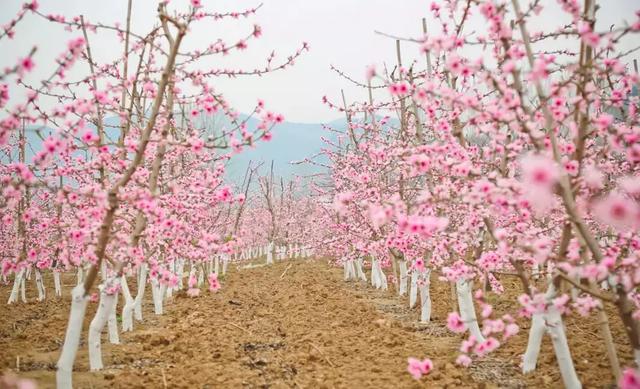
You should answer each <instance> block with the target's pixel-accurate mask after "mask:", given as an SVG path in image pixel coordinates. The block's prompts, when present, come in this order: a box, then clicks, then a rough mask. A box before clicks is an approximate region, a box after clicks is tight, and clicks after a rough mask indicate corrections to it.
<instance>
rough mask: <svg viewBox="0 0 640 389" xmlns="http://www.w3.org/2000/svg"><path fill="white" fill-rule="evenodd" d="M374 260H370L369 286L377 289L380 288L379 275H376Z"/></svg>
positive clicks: (376, 268) (376, 269) (376, 267)
mask: <svg viewBox="0 0 640 389" xmlns="http://www.w3.org/2000/svg"><path fill="white" fill-rule="evenodd" d="M376 262H377V261H376V260H375V259H373V258H372V259H371V286H373V287H374V288H376V289H378V288H380V274H378V266H377V265H376Z"/></svg>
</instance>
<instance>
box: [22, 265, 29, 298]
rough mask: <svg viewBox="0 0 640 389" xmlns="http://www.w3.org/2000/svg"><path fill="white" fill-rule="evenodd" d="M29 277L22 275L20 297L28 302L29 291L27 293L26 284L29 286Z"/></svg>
mask: <svg viewBox="0 0 640 389" xmlns="http://www.w3.org/2000/svg"><path fill="white" fill-rule="evenodd" d="M27 274H29V270H27ZM28 278H29V277H28V276H25V277H22V279H21V280H20V299H21V300H22V302H23V303H26V302H27V293H26V290H25V289H26V286H27V279H28Z"/></svg>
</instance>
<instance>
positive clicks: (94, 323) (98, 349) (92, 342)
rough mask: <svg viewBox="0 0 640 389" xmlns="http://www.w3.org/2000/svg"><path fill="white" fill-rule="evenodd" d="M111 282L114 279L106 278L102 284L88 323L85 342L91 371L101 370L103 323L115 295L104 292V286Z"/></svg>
mask: <svg viewBox="0 0 640 389" xmlns="http://www.w3.org/2000/svg"><path fill="white" fill-rule="evenodd" d="M111 282H114V281H111V280H107V281H106V282H105V284H104V285H102V287H101V289H102V290H101V292H100V302H99V305H98V309H97V310H96V315H95V316H94V317H93V320H91V324H90V325H89V337H88V341H87V343H88V345H89V368H90V369H91V371H96V370H102V368H103V367H104V366H103V364H102V346H101V344H102V339H101V335H102V330H103V329H104V326H105V324H107V321H108V320H109V314H111V311H112V310H113V305H114V304H115V301H116V296H115V295H109V294H107V293H106V292H105V289H106V286H107V285H109V284H110V283H111ZM115 282H117V281H115Z"/></svg>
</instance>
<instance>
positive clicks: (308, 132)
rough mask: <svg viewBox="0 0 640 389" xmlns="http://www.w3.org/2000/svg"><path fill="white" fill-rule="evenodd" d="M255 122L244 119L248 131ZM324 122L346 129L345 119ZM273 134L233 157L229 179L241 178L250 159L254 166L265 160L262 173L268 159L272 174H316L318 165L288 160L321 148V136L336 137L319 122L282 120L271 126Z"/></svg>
mask: <svg viewBox="0 0 640 389" xmlns="http://www.w3.org/2000/svg"><path fill="white" fill-rule="evenodd" d="M245 118H246V117H245ZM257 124H258V120H256V119H253V118H251V119H249V120H248V121H247V126H248V128H249V129H250V130H253V129H255V128H256V126H257ZM327 125H329V126H330V127H332V128H335V129H344V128H346V123H345V120H334V121H332V122H330V123H328V124H327ZM272 135H273V138H272V139H271V140H269V141H260V142H257V144H256V145H255V146H254V147H251V148H245V149H244V150H243V151H242V152H241V153H240V154H237V155H234V156H233V157H232V159H231V161H230V162H229V164H228V166H227V174H228V175H229V177H230V178H231V179H232V180H234V181H237V180H240V181H241V180H242V177H243V176H244V173H245V170H246V168H247V166H248V164H249V162H250V161H251V163H252V165H254V166H255V165H256V164H257V163H260V162H263V163H264V164H263V167H262V168H261V172H262V174H266V173H267V172H268V170H269V166H270V164H271V161H273V165H274V174H275V175H277V176H281V177H284V178H285V179H288V178H291V177H293V176H308V175H311V174H315V173H318V172H319V171H321V170H322V169H320V168H319V167H317V166H314V165H311V164H308V163H301V164H292V163H291V162H294V161H302V160H304V159H305V158H311V157H313V156H314V155H316V154H318V153H319V152H320V151H321V149H322V148H323V147H326V144H325V143H324V142H323V141H322V137H324V138H328V139H331V140H335V139H336V134H335V133H334V132H331V131H327V130H326V129H325V128H324V127H323V125H322V124H320V123H292V122H286V121H285V122H282V123H280V124H278V125H276V126H275V127H274V128H273V130H272ZM314 160H316V161H318V162H326V159H323V158H318V157H316V158H315V159H314Z"/></svg>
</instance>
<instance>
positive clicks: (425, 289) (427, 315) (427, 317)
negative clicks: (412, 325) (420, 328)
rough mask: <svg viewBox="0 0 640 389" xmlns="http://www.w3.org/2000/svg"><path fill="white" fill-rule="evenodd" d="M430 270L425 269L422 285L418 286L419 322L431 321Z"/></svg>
mask: <svg viewBox="0 0 640 389" xmlns="http://www.w3.org/2000/svg"><path fill="white" fill-rule="evenodd" d="M430 288H431V269H426V270H425V273H424V285H421V286H420V303H421V308H420V322H422V323H429V322H430V321H431V291H430Z"/></svg>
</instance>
